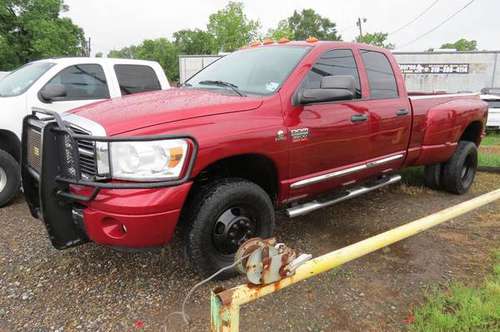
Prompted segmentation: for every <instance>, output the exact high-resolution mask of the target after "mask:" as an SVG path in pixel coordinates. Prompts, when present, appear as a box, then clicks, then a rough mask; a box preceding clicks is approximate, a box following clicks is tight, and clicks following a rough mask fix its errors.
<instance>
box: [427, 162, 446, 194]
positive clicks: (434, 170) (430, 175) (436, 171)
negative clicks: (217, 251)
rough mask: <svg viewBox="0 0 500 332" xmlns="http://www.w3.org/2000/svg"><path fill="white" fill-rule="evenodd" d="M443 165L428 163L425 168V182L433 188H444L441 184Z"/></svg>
mask: <svg viewBox="0 0 500 332" xmlns="http://www.w3.org/2000/svg"><path fill="white" fill-rule="evenodd" d="M442 170H443V167H442V165H441V164H434V165H427V166H425V169H424V184H425V185H426V186H427V187H429V188H431V189H433V190H439V189H442V187H443V186H442V185H441V173H442Z"/></svg>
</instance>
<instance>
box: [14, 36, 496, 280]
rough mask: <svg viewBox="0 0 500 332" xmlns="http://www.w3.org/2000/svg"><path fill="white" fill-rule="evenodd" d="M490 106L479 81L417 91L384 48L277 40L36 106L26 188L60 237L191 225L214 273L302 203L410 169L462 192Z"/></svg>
mask: <svg viewBox="0 0 500 332" xmlns="http://www.w3.org/2000/svg"><path fill="white" fill-rule="evenodd" d="M486 117H487V105H486V104H485V103H484V102H482V101H481V100H480V99H479V96H478V95H473V94H463V95H451V94H450V95H426V94H413V95H412V94H409V93H408V92H407V91H406V89H405V85H404V81H403V77H402V75H401V73H400V71H399V68H398V65H397V63H396V61H395V60H394V57H393V56H392V55H391V53H390V52H389V51H387V50H384V49H380V48H376V47H372V46H368V45H363V44H355V43H344V42H317V41H314V40H310V41H305V42H280V43H271V44H269V43H266V45H259V46H252V47H249V48H246V49H242V50H239V51H237V52H234V53H232V54H230V55H227V56H225V57H224V58H222V59H220V60H218V61H217V62H215V63H213V64H212V65H210V66H209V67H207V68H205V69H204V70H202V71H200V72H199V73H197V74H196V75H194V76H193V77H192V78H191V79H189V80H188V81H187V82H186V83H185V84H184V85H183V86H182V87H180V88H178V89H171V90H167V91H161V92H151V93H143V94H138V95H134V96H130V97H124V98H118V99H114V100H110V101H104V102H99V103H95V104H92V105H88V106H84V107H81V108H79V109H76V110H73V111H71V112H69V113H67V114H64V115H62V116H61V115H58V114H55V113H51V112H47V111H44V110H41V109H34V110H33V114H32V115H30V116H28V117H26V118H25V120H24V128H23V151H22V164H23V166H22V173H23V186H24V191H25V195H26V199H27V202H28V204H29V207H30V210H31V213H32V214H33V216H34V217H36V218H39V219H41V220H43V222H44V223H45V225H46V227H47V230H48V234H49V237H50V239H51V242H52V244H53V245H54V246H55V247H56V248H58V249H64V248H69V247H72V246H76V245H80V244H83V243H85V242H88V241H93V242H96V243H99V244H103V245H108V246H113V247H121V248H136V249H137V248H147V247H158V246H163V245H165V244H167V243H168V242H169V241H170V240H171V239H172V236H173V234H174V230H175V229H176V227H177V225H179V227H180V228H181V230H182V232H181V233H182V234H184V236H185V245H186V253H187V257H188V258H189V261H190V262H191V264H192V266H193V268H194V269H195V270H197V271H198V272H199V273H201V274H203V275H208V274H211V273H212V272H214V271H216V270H218V269H220V268H221V267H223V266H226V265H228V264H229V263H231V262H232V259H233V256H234V253H235V251H236V250H237V248H238V246H239V245H240V244H241V243H242V242H243V241H245V240H246V239H248V238H251V237H257V236H259V237H263V238H266V237H269V236H271V235H272V233H273V228H274V220H275V210H283V211H285V212H286V213H287V214H288V216H290V217H296V216H299V215H303V214H306V213H308V212H311V211H314V210H316V209H319V208H322V207H325V206H330V205H332V204H334V203H337V202H340V201H343V200H346V199H349V198H353V197H356V196H359V195H361V194H363V193H366V192H369V191H371V190H374V189H377V188H380V187H382V186H385V185H388V184H391V183H394V182H397V181H399V180H400V176H399V175H397V172H398V171H399V170H400V169H402V168H404V167H408V166H416V165H425V166H426V168H425V182H426V184H427V185H429V186H430V187H432V188H435V189H443V190H446V191H449V192H451V193H455V194H462V193H464V192H466V191H467V190H468V189H469V187H470V186H471V184H472V182H473V180H474V176H475V173H476V168H477V147H478V146H479V144H480V142H481V138H482V137H483V131H484V128H485V121H486ZM231 273H232V272H228V273H227V274H226V275H225V276H226V277H227V276H229V275H231Z"/></svg>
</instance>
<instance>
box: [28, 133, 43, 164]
mask: <svg viewBox="0 0 500 332" xmlns="http://www.w3.org/2000/svg"><path fill="white" fill-rule="evenodd" d="M27 140H28V144H27V149H28V151H27V161H28V165H30V166H31V167H32V168H33V169H34V170H35V171H37V172H38V173H40V171H41V169H42V158H41V154H40V153H41V150H42V135H41V133H40V131H38V130H36V129H35V128H33V127H31V128H30V130H29V131H28V133H27Z"/></svg>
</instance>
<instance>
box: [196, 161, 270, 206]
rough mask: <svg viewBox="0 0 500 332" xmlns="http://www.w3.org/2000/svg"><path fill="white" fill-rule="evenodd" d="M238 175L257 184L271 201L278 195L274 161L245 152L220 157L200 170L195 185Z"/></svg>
mask: <svg viewBox="0 0 500 332" xmlns="http://www.w3.org/2000/svg"><path fill="white" fill-rule="evenodd" d="M224 177H239V178H243V179H246V180H248V181H251V182H253V183H255V184H257V185H259V186H260V187H261V188H262V189H264V191H266V192H267V194H268V195H269V197H270V198H271V200H272V201H273V202H276V199H277V195H278V172H277V170H276V167H275V165H274V162H273V161H272V160H271V159H269V158H267V157H265V156H262V155H257V154H245V155H239V156H234V157H229V158H225V159H221V160H219V161H217V162H215V163H213V164H211V165H209V166H208V167H206V168H205V169H204V170H202V171H201V172H200V173H199V174H198V176H197V177H196V178H195V181H194V182H195V186H197V185H203V184H204V183H207V182H211V181H213V180H214V179H220V178H224Z"/></svg>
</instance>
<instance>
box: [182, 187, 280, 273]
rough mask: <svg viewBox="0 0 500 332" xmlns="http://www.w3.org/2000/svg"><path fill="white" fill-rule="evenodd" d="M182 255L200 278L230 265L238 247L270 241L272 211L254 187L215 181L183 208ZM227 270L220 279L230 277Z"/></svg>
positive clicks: (260, 192)
mask: <svg viewBox="0 0 500 332" xmlns="http://www.w3.org/2000/svg"><path fill="white" fill-rule="evenodd" d="M186 208H187V210H186V216H185V221H186V222H187V227H186V229H185V237H186V254H187V256H188V259H189V260H190V262H191V265H192V266H193V268H194V269H195V270H196V271H197V272H198V273H200V274H201V275H203V276H205V277H206V276H209V275H211V274H213V273H215V272H216V271H218V270H219V269H221V268H223V267H226V266H228V265H231V264H232V263H233V260H234V254H235V253H236V251H237V250H238V247H239V246H240V245H241V244H243V242H245V241H246V240H248V239H250V238H253V237H262V238H267V237H270V236H271V235H272V233H273V230H274V218H275V216H274V208H273V204H272V202H271V199H270V198H269V196H268V195H267V193H266V192H265V191H264V190H263V189H262V188H261V187H259V186H258V185H256V184H254V183H252V182H249V181H246V180H244V179H239V178H231V179H223V180H218V181H215V182H213V183H211V184H209V185H206V186H204V187H202V188H200V189H199V190H198V192H197V193H196V194H195V195H194V196H193V197H192V198H191V199H190V202H189V203H188V205H187V207H186ZM235 274H236V272H235V270H234V269H232V270H227V271H224V272H223V273H221V274H220V275H219V278H220V279H225V278H229V277H232V276H234V275H235Z"/></svg>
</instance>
